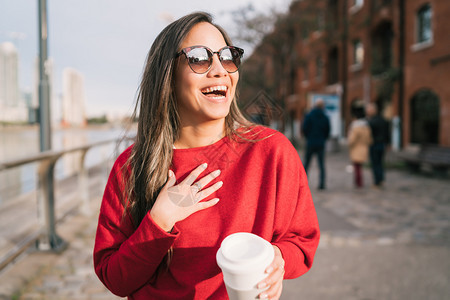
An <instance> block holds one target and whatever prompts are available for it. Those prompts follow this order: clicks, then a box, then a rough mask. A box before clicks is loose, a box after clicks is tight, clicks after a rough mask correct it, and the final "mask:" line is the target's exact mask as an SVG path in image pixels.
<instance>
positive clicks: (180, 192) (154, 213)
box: [150, 163, 223, 231]
mask: <svg viewBox="0 0 450 300" xmlns="http://www.w3.org/2000/svg"><path fill="white" fill-rule="evenodd" d="M207 166H208V165H207V164H206V163H205V164H202V165H200V166H198V167H197V168H195V169H194V170H193V171H192V172H191V173H190V174H189V175H188V176H187V177H186V179H184V180H183V181H182V182H181V183H179V184H177V185H175V183H176V178H175V174H174V173H173V172H172V170H169V178H168V180H167V183H166V184H165V186H164V187H163V188H162V189H161V192H160V193H159V195H158V197H157V198H156V201H155V204H154V205H153V207H152V209H151V211H150V215H151V217H152V218H153V220H154V221H155V222H156V224H158V225H159V226H160V227H161V228H162V229H164V230H165V231H170V230H171V229H172V228H173V226H174V225H175V223H176V222H178V221H181V220H184V219H185V218H187V217H189V216H190V215H192V214H193V213H195V212H197V211H199V210H202V209H206V208H209V207H211V206H213V205H215V204H217V202H219V199H218V198H214V199H211V200H209V201H204V202H201V201H202V200H203V199H205V198H207V197H208V196H210V195H211V194H212V193H214V192H215V191H217V190H218V189H219V188H221V187H222V185H223V182H222V181H219V182H217V183H215V184H213V185H212V186H210V187H208V188H206V189H203V188H204V187H205V186H206V185H208V184H209V183H210V182H211V181H212V180H214V179H215V178H217V177H218V176H219V175H220V170H215V171H213V172H211V173H209V174H208V175H206V176H204V177H202V178H201V179H200V180H198V181H196V180H197V178H198V177H199V176H200V174H201V173H203V171H205V169H206V168H207Z"/></svg>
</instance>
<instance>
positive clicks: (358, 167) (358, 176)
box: [353, 162, 364, 188]
mask: <svg viewBox="0 0 450 300" xmlns="http://www.w3.org/2000/svg"><path fill="white" fill-rule="evenodd" d="M353 173H354V174H355V175H354V178H355V179H354V181H355V187H358V188H360V187H363V185H364V182H363V174H362V163H357V162H353Z"/></svg>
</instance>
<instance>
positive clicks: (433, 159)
mask: <svg viewBox="0 0 450 300" xmlns="http://www.w3.org/2000/svg"><path fill="white" fill-rule="evenodd" d="M397 156H398V157H399V158H400V159H401V160H403V161H405V163H406V164H407V166H408V167H409V168H410V169H411V170H414V171H419V170H420V169H421V167H423V166H428V167H431V168H432V169H433V171H435V172H437V173H442V174H445V173H446V172H447V169H448V168H450V147H443V146H438V145H422V146H419V147H410V148H407V149H405V150H404V151H402V152H400V153H398V155H397Z"/></svg>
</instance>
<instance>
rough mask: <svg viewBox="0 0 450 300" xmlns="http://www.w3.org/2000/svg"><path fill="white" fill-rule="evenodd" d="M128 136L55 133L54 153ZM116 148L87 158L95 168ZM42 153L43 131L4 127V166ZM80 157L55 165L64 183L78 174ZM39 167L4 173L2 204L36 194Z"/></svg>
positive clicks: (103, 131)
mask: <svg viewBox="0 0 450 300" xmlns="http://www.w3.org/2000/svg"><path fill="white" fill-rule="evenodd" d="M124 134H125V130H124V129H123V128H121V127H113V126H95V127H87V128H70V129H56V130H53V132H52V150H63V149H69V148H73V147H76V146H81V145H85V144H88V143H93V142H97V141H103V140H109V139H115V138H116V139H119V138H121V137H122V136H123V135H124ZM115 146H116V145H115V144H114V143H110V144H106V145H104V146H98V147H94V148H92V149H91V150H89V151H88V152H87V154H86V158H85V166H87V167H91V166H94V165H97V164H99V163H101V162H102V161H104V160H106V159H110V158H112V156H113V153H114V150H115ZM37 153H39V128H38V127H36V126H30V127H0V162H4V161H9V160H14V159H18V158H23V157H27V156H31V155H34V154H37ZM80 155H81V154H80V153H71V154H66V155H64V156H63V157H61V158H60V159H59V160H58V161H57V163H56V165H55V179H56V180H60V179H63V178H65V177H68V176H70V175H72V174H73V173H75V172H76V171H78V168H79V167H78V163H79V157H80ZM37 166H38V163H31V164H26V165H23V166H21V167H17V168H12V169H8V170H4V171H0V204H1V203H2V202H6V201H8V200H9V199H14V197H16V196H18V195H20V194H23V193H27V192H30V191H33V190H34V189H35V188H36V183H37V177H36V169H37Z"/></svg>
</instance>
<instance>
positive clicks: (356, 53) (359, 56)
mask: <svg viewBox="0 0 450 300" xmlns="http://www.w3.org/2000/svg"><path fill="white" fill-rule="evenodd" d="M363 61H364V47H363V44H362V42H361V40H360V39H357V40H354V41H353V64H354V65H362V63H363Z"/></svg>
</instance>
